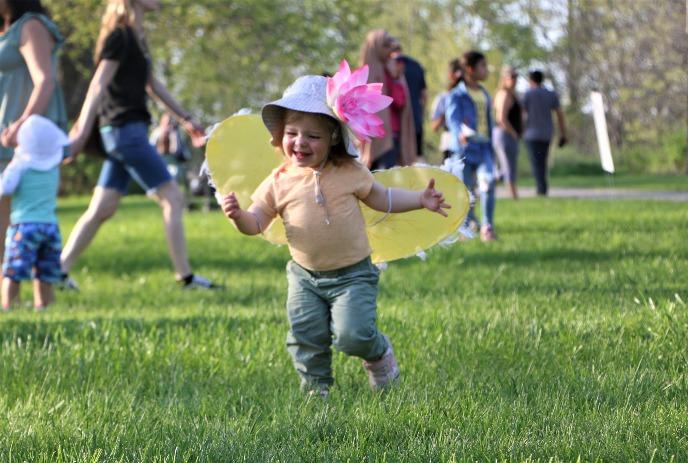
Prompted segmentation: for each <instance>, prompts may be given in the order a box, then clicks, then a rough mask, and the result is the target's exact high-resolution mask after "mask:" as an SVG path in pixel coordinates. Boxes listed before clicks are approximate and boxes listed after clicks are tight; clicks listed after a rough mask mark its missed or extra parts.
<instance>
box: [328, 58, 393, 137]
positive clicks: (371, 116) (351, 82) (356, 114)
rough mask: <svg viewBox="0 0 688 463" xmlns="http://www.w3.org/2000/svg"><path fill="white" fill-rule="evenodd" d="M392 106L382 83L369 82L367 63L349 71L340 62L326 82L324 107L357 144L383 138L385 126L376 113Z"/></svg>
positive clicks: (345, 65)
mask: <svg viewBox="0 0 688 463" xmlns="http://www.w3.org/2000/svg"><path fill="white" fill-rule="evenodd" d="M391 103H392V98H391V97H388V96H386V95H383V94H382V84H381V83H373V84H369V83H368V65H367V64H366V65H363V66H361V67H360V68H358V69H355V70H354V72H351V69H350V68H349V63H347V62H346V60H342V62H341V63H339V69H338V70H337V73H336V74H335V75H334V76H332V77H331V78H328V79H327V105H328V106H329V107H330V108H332V111H333V112H334V113H335V115H336V116H337V118H339V120H341V121H342V122H344V123H345V124H346V125H347V126H348V127H349V129H351V131H352V132H353V133H354V135H356V138H358V139H359V140H360V141H370V139H371V137H373V138H377V137H382V136H384V134H385V127H384V123H383V122H382V119H381V118H380V117H379V116H378V115H377V114H376V113H378V112H379V111H382V110H383V109H385V108H386V107H387V106H389V105H390V104H391Z"/></svg>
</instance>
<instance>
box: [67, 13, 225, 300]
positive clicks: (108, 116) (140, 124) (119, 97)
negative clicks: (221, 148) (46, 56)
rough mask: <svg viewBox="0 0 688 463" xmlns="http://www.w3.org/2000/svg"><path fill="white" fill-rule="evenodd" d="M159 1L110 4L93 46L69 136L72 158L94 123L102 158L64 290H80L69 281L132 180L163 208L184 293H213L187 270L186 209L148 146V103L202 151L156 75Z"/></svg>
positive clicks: (71, 242) (198, 131)
mask: <svg viewBox="0 0 688 463" xmlns="http://www.w3.org/2000/svg"><path fill="white" fill-rule="evenodd" d="M158 8H159V0H108V1H107V5H106V9H105V13H104V15H103V17H102V21H101V27H100V33H99V35H98V40H97V42H96V50H95V62H96V63H97V64H96V70H95V74H94V76H93V78H92V80H91V83H90V85H89V88H88V92H87V94H86V99H85V101H84V104H83V106H82V109H81V113H80V114H79V118H78V119H77V121H76V123H75V124H74V127H73V128H72V131H71V133H70V138H71V139H72V149H71V152H72V156H75V155H76V153H78V152H79V151H81V149H82V148H83V146H84V145H85V144H86V140H87V139H88V136H89V134H90V132H91V129H92V128H93V124H94V123H95V121H96V116H98V122H99V127H100V134H101V138H102V140H103V145H104V147H105V150H106V151H107V154H108V156H107V159H106V160H105V162H104V163H103V167H102V170H101V172H100V178H99V179H98V185H97V186H96V188H95V191H94V193H93V197H92V198H91V203H90V204H89V206H88V210H87V211H86V212H85V213H84V214H83V215H82V216H81V218H79V221H78V222H77V224H76V225H75V227H74V229H73V230H72V233H71V234H70V236H69V239H68V240H67V243H66V245H65V247H64V250H63V252H62V259H61V261H62V271H63V280H64V286H65V287H67V288H75V289H76V287H77V285H76V284H75V282H74V280H72V279H71V278H70V277H69V276H68V274H69V271H70V270H71V269H72V267H73V266H74V264H75V263H76V260H77V258H78V257H79V256H80V255H81V253H82V252H83V251H84V250H85V249H86V247H87V246H88V245H89V244H90V243H91V241H92V240H93V237H94V236H95V234H96V232H97V231H98V229H99V228H100V226H101V225H102V224H103V223H104V222H105V221H106V220H107V219H109V218H110V217H112V215H113V214H114V213H115V211H116V210H117V207H118V206H119V203H120V200H121V198H122V196H123V195H124V194H126V192H127V189H128V185H129V181H130V180H131V178H133V179H134V180H136V181H137V182H138V183H139V184H140V185H141V186H142V187H143V188H144V190H146V193H147V194H148V195H149V196H150V197H152V198H153V199H155V200H156V201H157V202H158V204H159V205H160V207H161V208H162V216H163V222H164V225H165V235H166V237H167V245H168V249H169V253H170V257H171V260H172V265H173V267H174V271H175V276H176V279H177V281H178V282H179V283H180V284H181V285H182V286H183V287H185V288H211V287H212V286H213V285H212V283H211V282H210V281H208V280H207V279H205V278H202V277H200V276H197V275H194V274H193V273H192V271H191V266H190V265H189V260H188V257H187V250H186V239H185V237H184V228H183V224H182V213H183V210H184V201H183V197H182V194H181V191H180V190H179V186H178V185H177V183H176V182H175V181H174V180H173V179H172V177H171V176H170V174H169V173H168V171H167V168H166V166H165V163H164V161H163V160H162V158H161V157H160V155H159V154H158V153H157V152H156V150H155V148H154V147H152V146H151V145H150V143H149V142H148V126H149V125H150V122H151V118H150V114H149V112H148V109H147V107H146V101H147V97H146V95H147V94H148V95H150V96H151V97H153V98H155V99H156V100H158V101H159V102H160V103H162V104H163V105H164V106H165V108H166V109H167V111H169V112H170V113H171V114H172V115H173V116H174V117H175V118H176V119H177V120H178V121H180V125H181V126H182V128H183V129H184V130H186V132H187V133H188V134H189V135H190V136H191V139H192V142H193V144H194V145H196V146H202V145H203V143H204V131H203V129H202V128H201V126H200V125H199V124H198V123H196V122H194V121H193V120H192V117H191V114H190V113H189V112H187V111H185V110H184V109H182V107H181V106H180V105H179V103H177V101H176V100H175V99H174V98H173V97H172V96H171V95H170V93H169V92H168V90H167V88H165V86H164V85H163V84H162V83H161V82H160V81H159V80H158V79H157V78H156V77H155V76H154V75H153V73H152V63H151V58H150V54H149V50H148V45H147V43H146V37H145V34H144V30H143V16H144V14H145V13H149V12H154V11H156V10H157V9H158Z"/></svg>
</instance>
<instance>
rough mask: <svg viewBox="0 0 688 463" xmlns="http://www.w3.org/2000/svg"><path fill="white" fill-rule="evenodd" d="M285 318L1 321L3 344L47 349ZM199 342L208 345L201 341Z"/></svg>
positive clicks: (252, 328) (238, 327)
mask: <svg viewBox="0 0 688 463" xmlns="http://www.w3.org/2000/svg"><path fill="white" fill-rule="evenodd" d="M284 322H285V318H284V317H283V316H281V314H280V315H277V314H275V313H264V314H262V315H261V316H260V317H238V316H231V315H227V316H222V315H193V316H188V317H159V318H132V317H127V318H117V317H93V318H88V319H71V318H70V319H62V320H4V321H0V343H2V344H6V343H16V342H17V340H18V339H21V340H23V341H22V342H23V343H24V344H25V345H26V342H27V340H30V339H32V340H34V342H35V343H36V344H35V345H39V346H41V348H43V349H46V348H48V347H49V346H52V345H55V344H60V343H64V342H67V343H71V342H74V341H76V342H79V343H92V342H103V341H107V342H112V341H108V338H121V334H122V333H126V336H125V337H126V338H129V336H130V335H131V334H132V333H133V334H141V335H143V337H145V338H148V337H150V336H151V334H152V333H155V335H157V337H160V338H164V337H166V336H167V335H169V334H170V333H174V332H178V331H184V332H189V333H191V332H199V331H209V330H210V331H222V332H226V333H240V332H244V333H245V332H256V331H257V330H258V329H259V327H260V326H261V325H264V324H266V323H267V324H282V323H284ZM199 342H205V341H203V340H201V339H199Z"/></svg>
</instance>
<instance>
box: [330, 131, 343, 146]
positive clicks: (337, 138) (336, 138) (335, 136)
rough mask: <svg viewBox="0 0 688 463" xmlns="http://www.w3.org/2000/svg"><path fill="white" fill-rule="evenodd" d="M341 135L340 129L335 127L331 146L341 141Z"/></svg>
mask: <svg viewBox="0 0 688 463" xmlns="http://www.w3.org/2000/svg"><path fill="white" fill-rule="evenodd" d="M341 138H342V137H341V135H340V133H339V130H337V129H335V130H334V131H333V132H332V137H330V146H335V145H337V144H338V143H339V142H340V141H341Z"/></svg>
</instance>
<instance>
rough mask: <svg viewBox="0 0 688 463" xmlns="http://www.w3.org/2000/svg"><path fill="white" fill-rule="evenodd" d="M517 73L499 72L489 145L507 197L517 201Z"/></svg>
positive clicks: (509, 69) (519, 129) (510, 70)
mask: <svg viewBox="0 0 688 463" xmlns="http://www.w3.org/2000/svg"><path fill="white" fill-rule="evenodd" d="M517 79H518V74H517V73H516V71H515V70H514V69H513V68H512V67H510V66H506V67H504V68H503V69H502V73H501V76H500V79H499V87H498V89H497V93H496V94H495V99H494V110H495V122H496V123H495V127H494V129H493V134H492V135H493V136H492V143H493V147H494V150H495V154H496V155H497V161H498V164H499V166H500V171H501V174H502V178H503V179H504V182H505V183H507V184H508V185H509V189H510V191H511V196H512V197H513V198H514V199H517V198H518V190H517V189H516V171H517V168H518V141H519V139H520V138H521V133H522V130H523V122H522V120H521V105H520V104H519V102H518V98H516V92H515V91H514V89H515V88H516V81H517Z"/></svg>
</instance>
